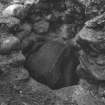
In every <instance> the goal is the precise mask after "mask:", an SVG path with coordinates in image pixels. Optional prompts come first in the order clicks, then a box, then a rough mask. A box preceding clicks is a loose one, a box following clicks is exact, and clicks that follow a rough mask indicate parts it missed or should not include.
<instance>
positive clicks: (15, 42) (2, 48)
mask: <svg viewBox="0 0 105 105" xmlns="http://www.w3.org/2000/svg"><path fill="white" fill-rule="evenodd" d="M19 48H20V40H19V39H18V38H16V37H14V36H10V37H7V38H2V39H1V41H0V54H8V53H10V52H11V51H13V50H18V49H19Z"/></svg>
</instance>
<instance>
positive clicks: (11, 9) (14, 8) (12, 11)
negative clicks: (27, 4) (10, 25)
mask: <svg viewBox="0 0 105 105" xmlns="http://www.w3.org/2000/svg"><path fill="white" fill-rule="evenodd" d="M23 8H24V7H23V5H21V4H13V5H10V6H8V7H7V8H5V9H4V10H3V12H2V15H3V16H4V17H8V16H16V15H18V12H19V11H21V10H23Z"/></svg>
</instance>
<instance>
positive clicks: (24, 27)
mask: <svg viewBox="0 0 105 105" xmlns="http://www.w3.org/2000/svg"><path fill="white" fill-rule="evenodd" d="M20 29H21V30H22V31H28V32H31V29H32V27H31V24H28V23H24V24H23V25H22V26H20Z"/></svg>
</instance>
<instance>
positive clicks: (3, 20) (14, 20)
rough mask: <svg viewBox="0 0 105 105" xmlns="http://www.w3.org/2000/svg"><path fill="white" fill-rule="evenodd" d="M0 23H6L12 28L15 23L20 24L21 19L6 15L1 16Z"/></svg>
mask: <svg viewBox="0 0 105 105" xmlns="http://www.w3.org/2000/svg"><path fill="white" fill-rule="evenodd" d="M0 24H1V25H2V24H5V25H7V26H8V28H12V27H14V26H15V25H19V24H20V20H19V19H17V18H14V17H4V16H1V17H0Z"/></svg>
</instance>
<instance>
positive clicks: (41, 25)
mask: <svg viewBox="0 0 105 105" xmlns="http://www.w3.org/2000/svg"><path fill="white" fill-rule="evenodd" d="M48 29H49V22H47V21H45V20H41V21H39V22H35V24H34V25H33V30H34V31H35V32H37V33H38V34H43V33H46V32H48Z"/></svg>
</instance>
